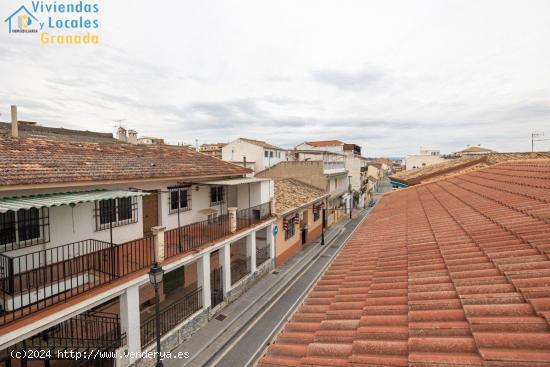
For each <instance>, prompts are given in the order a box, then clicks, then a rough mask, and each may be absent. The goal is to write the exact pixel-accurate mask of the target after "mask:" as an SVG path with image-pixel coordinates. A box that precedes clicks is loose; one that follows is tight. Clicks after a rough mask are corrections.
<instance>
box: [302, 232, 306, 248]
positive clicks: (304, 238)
mask: <svg viewBox="0 0 550 367" xmlns="http://www.w3.org/2000/svg"><path fill="white" fill-rule="evenodd" d="M306 242H307V228H302V245H303V244H305V243H306Z"/></svg>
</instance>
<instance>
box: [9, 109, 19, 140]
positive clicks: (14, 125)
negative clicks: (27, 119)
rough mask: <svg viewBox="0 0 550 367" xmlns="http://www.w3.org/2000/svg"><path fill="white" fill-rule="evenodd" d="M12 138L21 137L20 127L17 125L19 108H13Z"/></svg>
mask: <svg viewBox="0 0 550 367" xmlns="http://www.w3.org/2000/svg"><path fill="white" fill-rule="evenodd" d="M10 136H11V137H12V138H18V137H19V126H18V124H17V106H14V105H12V106H11V134H10Z"/></svg>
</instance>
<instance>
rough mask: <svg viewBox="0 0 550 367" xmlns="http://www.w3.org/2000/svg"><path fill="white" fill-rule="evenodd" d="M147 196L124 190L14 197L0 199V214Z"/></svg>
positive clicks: (139, 192)
mask: <svg viewBox="0 0 550 367" xmlns="http://www.w3.org/2000/svg"><path fill="white" fill-rule="evenodd" d="M144 195H149V194H148V193H146V192H141V191H126V190H94V191H79V192H63V193H56V194H39V195H31V196H15V197H7V198H0V213H5V212H7V211H10V210H13V211H17V210H19V209H30V208H49V207H52V206H61V205H71V204H73V205H74V204H78V203H87V202H91V201H96V200H108V199H116V198H128V197H135V196H144Z"/></svg>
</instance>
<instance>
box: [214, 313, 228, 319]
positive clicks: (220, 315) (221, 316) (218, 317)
mask: <svg viewBox="0 0 550 367" xmlns="http://www.w3.org/2000/svg"><path fill="white" fill-rule="evenodd" d="M226 317H227V316H225V315H223V314H219V315H218V316H216V320H218V321H223V320H225V318H226Z"/></svg>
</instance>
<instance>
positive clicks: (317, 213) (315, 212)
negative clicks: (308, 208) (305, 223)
mask: <svg viewBox="0 0 550 367" xmlns="http://www.w3.org/2000/svg"><path fill="white" fill-rule="evenodd" d="M321 210H323V209H321V207H317V208H313V221H314V222H317V221H318V220H319V218H321Z"/></svg>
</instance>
